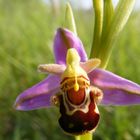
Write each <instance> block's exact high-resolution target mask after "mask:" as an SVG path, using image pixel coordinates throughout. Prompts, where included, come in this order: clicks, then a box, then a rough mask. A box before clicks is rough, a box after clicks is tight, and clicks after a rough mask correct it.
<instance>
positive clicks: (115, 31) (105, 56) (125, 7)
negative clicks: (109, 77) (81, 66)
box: [98, 0, 135, 68]
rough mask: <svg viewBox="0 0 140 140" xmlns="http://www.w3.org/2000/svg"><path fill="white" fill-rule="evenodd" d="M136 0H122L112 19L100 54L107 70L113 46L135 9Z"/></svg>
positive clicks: (102, 66) (102, 65) (102, 64)
mask: <svg viewBox="0 0 140 140" xmlns="http://www.w3.org/2000/svg"><path fill="white" fill-rule="evenodd" d="M134 3H135V0H120V1H119V3H118V5H117V7H116V10H115V13H114V16H113V18H112V21H111V24H110V26H109V28H108V30H107V31H106V36H105V37H104V39H103V40H102V42H101V47H100V52H99V54H98V58H100V59H101V68H106V66H107V63H108V61H109V58H110V55H111V52H112V48H113V45H114V43H115V41H116V39H117V37H118V35H119V33H120V32H121V31H122V29H123V28H124V26H125V24H126V22H127V21H128V18H129V16H130V14H131V12H132V9H133V7H134Z"/></svg>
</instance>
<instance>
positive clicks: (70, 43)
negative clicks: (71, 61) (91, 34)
mask: <svg viewBox="0 0 140 140" xmlns="http://www.w3.org/2000/svg"><path fill="white" fill-rule="evenodd" d="M69 48H75V49H76V50H77V51H78V53H79V55H80V58H81V61H82V62H84V61H86V60H87V54H86V52H85V50H84V47H83V44H82V42H81V40H80V39H79V38H78V37H77V36H76V35H75V34H74V33H73V32H71V31H69V30H67V29H63V28H59V29H57V32H56V35H55V39H54V54H55V61H56V63H57V64H65V63H66V53H67V49H69Z"/></svg>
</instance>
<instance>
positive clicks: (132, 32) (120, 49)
mask: <svg viewBox="0 0 140 140" xmlns="http://www.w3.org/2000/svg"><path fill="white" fill-rule="evenodd" d="M64 10H65V7H64V5H62V6H61V7H58V9H55V8H54V7H53V6H52V5H47V4H46V3H44V1H41V0H0V140H61V139H69V140H74V138H73V137H71V136H67V135H65V134H64V133H63V132H62V130H61V129H60V127H59V125H58V122H57V120H58V117H59V111H58V109H57V108H55V107H52V108H50V109H40V110H35V111H29V112H21V111H16V110H14V108H13V104H14V101H15V99H16V97H17V95H19V93H20V92H22V91H23V90H25V89H27V88H28V87H30V86H32V85H33V84H35V83H37V82H39V81H40V80H42V79H43V78H45V77H46V75H44V74H39V73H37V66H38V64H41V63H53V62H54V56H53V51H52V45H53V38H54V33H55V31H56V29H57V28H58V27H60V26H62V24H63V20H64ZM74 13H75V20H76V24H77V30H78V34H79V36H80V38H81V40H82V42H83V44H84V46H85V48H86V51H87V52H88V54H89V51H90V46H91V40H92V30H93V13H92V10H86V11H84V10H82V9H81V10H80V9H79V10H76V9H75V10H74ZM89 19H90V21H89ZM139 26H140V12H139V11H134V12H133V14H132V15H131V17H130V20H129V21H128V23H127V25H126V26H125V29H124V30H123V31H122V32H121V35H120V36H119V38H118V40H117V42H116V44H115V49H114V50H113V54H112V56H111V59H110V63H109V65H108V69H109V70H110V71H112V72H114V73H116V74H119V75H121V76H123V77H125V78H128V79H130V80H132V81H135V82H137V83H140V27H139ZM99 110H100V113H101V121H100V124H99V127H98V128H97V130H96V132H95V134H94V139H95V140H111V139H113V140H140V106H127V107H112V106H111V107H102V106H99Z"/></svg>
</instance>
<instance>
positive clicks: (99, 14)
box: [90, 0, 103, 57]
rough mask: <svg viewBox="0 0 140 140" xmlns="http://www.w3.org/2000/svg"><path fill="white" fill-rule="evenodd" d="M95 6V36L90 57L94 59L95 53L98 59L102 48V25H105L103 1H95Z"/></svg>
mask: <svg viewBox="0 0 140 140" xmlns="http://www.w3.org/2000/svg"><path fill="white" fill-rule="evenodd" d="M93 6H94V12H95V19H94V20H95V24H94V35H93V42H92V49H91V54H90V57H93V53H94V57H96V55H97V54H98V50H99V46H100V40H101V33H102V25H103V0H93ZM93 51H94V52H93Z"/></svg>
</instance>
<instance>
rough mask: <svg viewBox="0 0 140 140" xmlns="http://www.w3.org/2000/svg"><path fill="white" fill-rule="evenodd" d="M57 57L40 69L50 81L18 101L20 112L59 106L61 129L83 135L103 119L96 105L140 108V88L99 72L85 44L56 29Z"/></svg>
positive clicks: (96, 60)
mask: <svg viewBox="0 0 140 140" xmlns="http://www.w3.org/2000/svg"><path fill="white" fill-rule="evenodd" d="M54 55H55V64H42V65H39V67H38V70H39V71H40V72H43V73H48V74H49V75H48V77H47V78H46V79H44V80H43V81H41V82H40V83H38V84H36V85H34V86H33V87H31V88H29V89H27V90H25V91H24V92H23V93H21V94H20V95H19V96H18V97H17V99H16V102H15V108H16V109H17V110H25V111H27V110H34V109H39V108H46V107H50V106H52V105H56V106H58V107H59V109H60V114H61V116H60V118H59V124H60V126H61V128H62V129H63V130H64V131H65V132H66V133H68V134H72V135H81V134H84V133H86V132H90V131H94V130H95V129H96V127H97V125H98V123H99V119H100V114H99V111H98V107H97V105H136V104H140V85H138V84H136V83H134V82H132V81H129V80H127V79H124V78H122V77H120V76H117V75H115V74H113V73H112V72H109V71H107V70H103V69H100V68H98V66H99V65H100V63H101V61H100V60H99V59H98V58H94V59H93V58H92V59H88V57H87V54H86V52H85V50H84V47H83V45H82V42H81V41H80V39H79V38H78V37H77V36H76V35H75V34H74V33H72V32H71V31H69V30H68V29H64V28H59V29H57V32H56V35H55V39H54Z"/></svg>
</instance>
